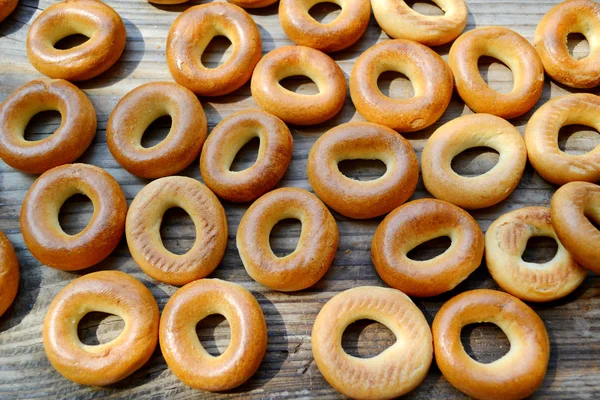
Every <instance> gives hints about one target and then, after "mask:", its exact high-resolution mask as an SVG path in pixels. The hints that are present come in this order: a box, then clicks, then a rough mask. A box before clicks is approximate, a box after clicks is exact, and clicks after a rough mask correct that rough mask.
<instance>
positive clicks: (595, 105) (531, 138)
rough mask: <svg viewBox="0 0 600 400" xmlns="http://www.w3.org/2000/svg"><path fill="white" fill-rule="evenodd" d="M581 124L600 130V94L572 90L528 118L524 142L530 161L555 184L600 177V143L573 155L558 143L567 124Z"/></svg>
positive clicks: (595, 180) (593, 180) (543, 176)
mask: <svg viewBox="0 0 600 400" xmlns="http://www.w3.org/2000/svg"><path fill="white" fill-rule="evenodd" d="M574 124H580V125H585V126H590V127H593V128H594V129H596V130H600V97H598V96H595V95H593V94H589V93H579V94H570V95H566V96H559V97H555V98H553V99H550V100H548V102H547V103H545V104H544V105H543V106H541V107H540V108H539V109H538V110H537V111H536V112H535V113H534V114H533V115H532V116H531V118H530V119H529V122H527V127H526V129H525V144H526V146H527V153H528V156H529V161H530V162H531V165H533V168H535V171H536V172H537V173H538V174H539V175H540V176H541V177H542V178H544V179H545V180H547V181H549V182H552V183H554V184H556V185H563V184H565V183H567V182H573V181H587V182H597V181H599V180H600V146H596V148H594V149H593V150H591V151H590V152H588V153H585V154H580V155H574V154H567V153H565V152H563V151H562V150H561V149H560V148H559V147H558V134H559V132H560V129H561V128H562V127H563V126H566V125H574Z"/></svg>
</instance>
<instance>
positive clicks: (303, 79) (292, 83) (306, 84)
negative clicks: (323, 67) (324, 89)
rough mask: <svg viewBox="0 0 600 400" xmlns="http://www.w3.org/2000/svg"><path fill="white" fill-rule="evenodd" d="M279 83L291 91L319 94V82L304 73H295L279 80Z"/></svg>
mask: <svg viewBox="0 0 600 400" xmlns="http://www.w3.org/2000/svg"><path fill="white" fill-rule="evenodd" d="M279 84H280V85H281V86H283V87H284V88H285V89H287V90H289V91H290V92H294V93H297V94H303V95H315V94H319V87H318V86H317V84H316V83H315V82H314V81H313V80H312V79H310V78H309V77H308V76H304V75H293V76H288V77H287V78H283V79H282V80H280V81H279Z"/></svg>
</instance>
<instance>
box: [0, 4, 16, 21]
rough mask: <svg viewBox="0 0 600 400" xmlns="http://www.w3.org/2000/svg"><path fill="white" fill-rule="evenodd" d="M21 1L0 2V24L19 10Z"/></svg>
mask: <svg viewBox="0 0 600 400" xmlns="http://www.w3.org/2000/svg"><path fill="white" fill-rule="evenodd" d="M17 4H19V0H0V22H2V21H4V20H5V19H6V17H8V16H9V15H10V14H11V13H12V12H13V11H14V10H15V8H17Z"/></svg>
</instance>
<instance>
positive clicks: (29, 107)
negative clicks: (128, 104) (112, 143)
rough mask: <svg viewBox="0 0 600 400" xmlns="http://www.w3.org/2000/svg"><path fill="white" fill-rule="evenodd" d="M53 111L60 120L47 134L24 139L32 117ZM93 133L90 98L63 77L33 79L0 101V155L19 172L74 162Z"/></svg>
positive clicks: (90, 140)
mask: <svg viewBox="0 0 600 400" xmlns="http://www.w3.org/2000/svg"><path fill="white" fill-rule="evenodd" d="M49 110H55V111H58V112H59V113H60V114H61V117H62V120H61V124H60V126H59V127H58V129H57V130H56V131H55V132H54V133H53V134H52V135H50V136H49V137H47V138H44V139H42V140H37V141H29V140H25V138H24V135H25V127H26V126H27V124H28V123H29V121H30V120H31V118H32V117H33V116H34V115H36V114H38V113H40V112H42V111H49ZM95 134H96V111H95V110H94V106H93V105H92V102H91V101H90V99H88V98H87V96H86V95H85V94H84V93H83V92H82V91H81V90H79V89H78V88H77V87H76V86H75V85H73V84H72V83H69V82H67V81H65V80H62V79H53V80H50V79H47V80H34V81H31V82H29V83H26V84H25V85H23V86H21V87H19V88H18V89H17V90H15V91H14V92H13V93H11V94H10V95H9V96H8V97H7V98H6V99H5V100H4V102H2V104H0V157H1V158H2V160H4V162H5V163H7V164H8V165H10V166H11V167H13V168H16V169H18V170H20V171H23V172H27V173H30V174H41V173H42V172H44V171H47V170H49V169H51V168H54V167H56V166H59V165H62V164H68V163H71V162H73V161H75V160H76V159H77V158H78V157H79V156H81V155H82V154H83V152H84V151H85V150H86V149H87V148H88V146H89V145H90V143H91V142H92V140H93V139H94V135H95Z"/></svg>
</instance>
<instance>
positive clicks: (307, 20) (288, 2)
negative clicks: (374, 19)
mask: <svg viewBox="0 0 600 400" xmlns="http://www.w3.org/2000/svg"><path fill="white" fill-rule="evenodd" d="M319 2H320V0H281V1H280V2H279V21H280V22H281V26H282V28H283V31H284V32H285V34H286V35H287V37H288V38H290V39H291V40H292V41H294V42H295V43H296V44H299V45H301V46H308V47H312V48H313V49H317V50H321V51H323V52H325V53H330V52H334V51H339V50H343V49H345V48H347V47H350V46H352V45H353V44H354V43H356V42H357V41H358V39H360V37H361V36H362V35H363V34H364V33H365V31H366V30H367V26H369V19H370V17H371V4H370V3H369V0H333V3H334V4H337V5H338V6H339V7H340V8H341V9H342V10H341V12H340V14H339V15H338V16H337V17H336V18H335V20H333V21H332V22H330V23H327V24H323V23H320V22H318V21H317V20H315V19H314V18H313V17H312V16H311V15H310V14H309V11H310V9H311V8H312V7H313V6H314V5H316V4H319Z"/></svg>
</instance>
